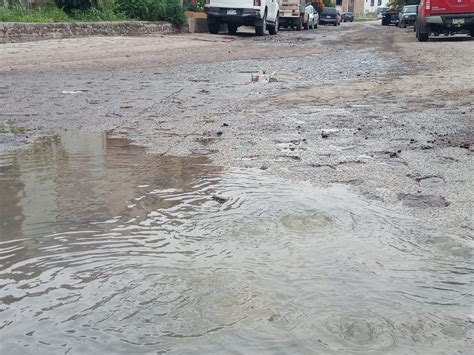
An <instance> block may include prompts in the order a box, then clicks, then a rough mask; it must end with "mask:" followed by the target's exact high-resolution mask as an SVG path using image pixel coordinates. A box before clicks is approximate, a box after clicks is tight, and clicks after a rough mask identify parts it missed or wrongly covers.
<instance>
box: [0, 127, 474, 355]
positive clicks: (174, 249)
mask: <svg viewBox="0 0 474 355" xmlns="http://www.w3.org/2000/svg"><path fill="white" fill-rule="evenodd" d="M260 174H261V172H259V171H254V170H244V171H239V170H236V171H226V172H223V171H221V169H219V168H218V167H215V166H213V165H211V164H210V162H209V161H208V160H207V158H204V157H199V156H195V157H187V158H183V157H181V158H177V157H156V156H150V155H146V154H145V152H144V150H143V149H142V148H140V147H137V146H133V145H130V144H128V142H127V141H125V140H121V139H118V138H113V137H112V136H110V135H96V134H77V133H76V134H75V133H68V134H64V135H61V136H57V137H53V138H47V139H44V140H42V141H40V142H38V143H37V144H35V145H33V146H32V147H31V148H29V149H27V150H23V151H19V152H16V153H11V152H10V153H3V154H2V155H0V197H1V202H2V203H1V205H0V212H1V215H0V339H1V342H0V353H1V354H20V353H21V354H33V353H34V354H38V353H39V354H64V353H68V354H92V353H94V354H95V353H124V354H137V353H150V354H151V353H153V354H155V353H164V352H169V353H179V354H183V353H243V354H249V353H251V354H255V353H259V354H260V353H269V354H270V353H271V354H273V353H288V354H294V353H361V354H366V353H372V354H380V353H388V354H392V353H393V354H399V353H410V354H412V353H419V354H427V353H429V354H434V353H439V354H445V353H456V352H458V351H460V352H466V353H467V352H469V350H470V345H471V340H472V335H473V324H472V320H473V316H472V274H473V268H472V245H471V244H470V243H472V240H471V239H469V236H463V235H461V234H460V235H451V234H447V233H444V232H443V231H439V230H437V231H432V230H429V229H428V228H426V227H424V226H423V224H422V223H420V222H417V221H416V220H413V219H412V218H409V217H406V216H400V215H396V214H394V213H393V212H391V211H387V210H385V209H383V208H382V207H380V206H377V205H374V204H373V203H371V202H367V201H364V200H362V199H360V198H358V197H357V196H355V195H353V194H351V193H350V192H349V191H348V190H347V189H346V188H345V187H343V186H333V187H331V188H327V189H318V188H314V187H312V186H310V185H306V184H301V183H299V184H293V183H291V182H289V181H285V180H281V179H277V178H274V177H270V176H268V175H265V176H261V175H260Z"/></svg>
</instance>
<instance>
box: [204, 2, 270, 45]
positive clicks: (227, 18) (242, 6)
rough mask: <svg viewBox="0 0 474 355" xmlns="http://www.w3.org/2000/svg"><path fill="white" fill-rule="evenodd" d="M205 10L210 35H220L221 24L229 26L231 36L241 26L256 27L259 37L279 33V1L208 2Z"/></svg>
mask: <svg viewBox="0 0 474 355" xmlns="http://www.w3.org/2000/svg"><path fill="white" fill-rule="evenodd" d="M205 10H206V14H207V24H208V26H209V32H210V33H214V34H216V33H218V32H219V29H220V26H221V24H227V29H228V31H229V34H235V33H236V32H237V29H238V28H239V26H252V27H255V33H256V34H257V35H259V36H262V35H264V34H265V32H266V31H267V30H268V32H269V33H270V34H271V35H274V34H276V33H277V32H278V18H279V6H278V1H277V0H206V6H205Z"/></svg>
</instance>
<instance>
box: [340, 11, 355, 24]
mask: <svg viewBox="0 0 474 355" xmlns="http://www.w3.org/2000/svg"><path fill="white" fill-rule="evenodd" d="M341 18H342V21H344V22H353V21H354V14H353V13H352V12H343V13H342V14H341Z"/></svg>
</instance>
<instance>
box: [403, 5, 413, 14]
mask: <svg viewBox="0 0 474 355" xmlns="http://www.w3.org/2000/svg"><path fill="white" fill-rule="evenodd" d="M405 12H410V13H413V12H416V6H407V7H406V9H405Z"/></svg>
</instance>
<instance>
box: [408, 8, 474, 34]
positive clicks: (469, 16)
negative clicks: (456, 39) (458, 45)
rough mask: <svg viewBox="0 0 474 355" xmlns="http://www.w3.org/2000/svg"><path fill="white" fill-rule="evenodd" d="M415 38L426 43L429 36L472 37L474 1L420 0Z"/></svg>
mask: <svg viewBox="0 0 474 355" xmlns="http://www.w3.org/2000/svg"><path fill="white" fill-rule="evenodd" d="M415 30H416V31H415V32H416V38H417V39H418V41H420V42H426V41H427V40H428V38H429V36H430V35H431V34H433V35H435V36H439V35H440V34H444V35H446V36H449V35H453V34H456V33H467V34H469V35H471V36H472V37H474V0H421V2H420V7H419V9H418V17H417V19H416V29H415Z"/></svg>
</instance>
